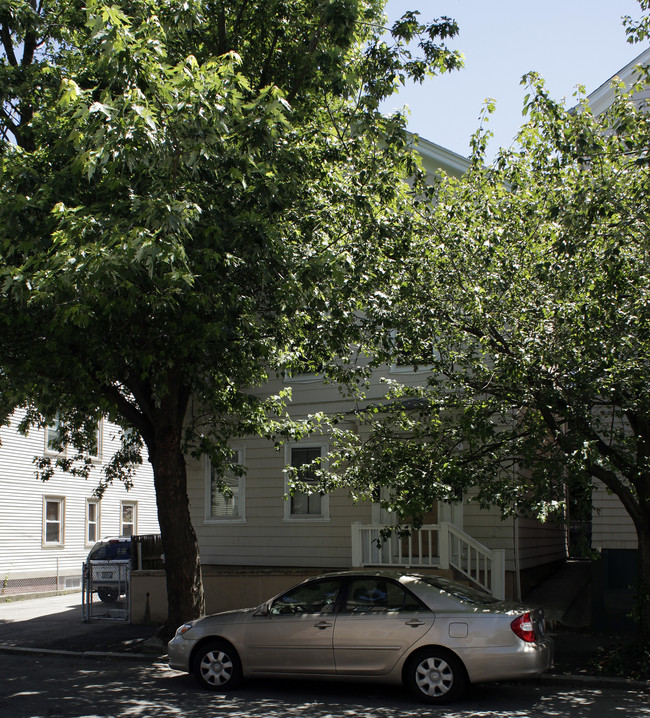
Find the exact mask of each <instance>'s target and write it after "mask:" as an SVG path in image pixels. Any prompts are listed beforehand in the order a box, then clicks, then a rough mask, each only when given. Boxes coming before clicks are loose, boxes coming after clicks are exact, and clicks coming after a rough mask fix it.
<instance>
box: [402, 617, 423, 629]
mask: <svg viewBox="0 0 650 718" xmlns="http://www.w3.org/2000/svg"><path fill="white" fill-rule="evenodd" d="M425 623H426V621H420V619H419V618H411V619H410V620H409V621H406V625H407V626H411V628H417V627H418V626H424V624H425Z"/></svg>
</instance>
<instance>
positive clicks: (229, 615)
mask: <svg viewBox="0 0 650 718" xmlns="http://www.w3.org/2000/svg"><path fill="white" fill-rule="evenodd" d="M258 608H259V606H255V607H254V608H237V609H234V610H232V611H221V612H220V613H212V614H210V615H209V616H204V617H203V618H199V619H198V620H196V621H194V626H196V627H199V626H201V627H202V626H212V625H215V624H222V623H239V622H241V621H244V620H246V619H247V618H248V617H249V616H251V615H252V614H253V613H255V611H257V610H258Z"/></svg>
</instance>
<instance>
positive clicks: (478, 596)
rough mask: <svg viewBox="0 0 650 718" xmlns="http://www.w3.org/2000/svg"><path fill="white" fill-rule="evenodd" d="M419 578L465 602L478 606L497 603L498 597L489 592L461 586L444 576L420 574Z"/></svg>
mask: <svg viewBox="0 0 650 718" xmlns="http://www.w3.org/2000/svg"><path fill="white" fill-rule="evenodd" d="M420 578H421V580H422V581H424V582H425V583H428V584H429V586H433V588H437V589H439V590H441V591H446V592H447V593H449V594H451V595H452V596H454V597H455V598H458V599H460V600H461V601H464V602H465V603H471V604H474V605H477V606H479V605H483V604H486V603H497V602H498V600H499V599H498V598H494V596H490V594H489V593H486V592H485V591H481V590H479V589H477V588H472V587H471V586H463V585H462V584H460V583H456V582H455V581H448V580H447V579H446V578H439V577H438V576H421V577H420Z"/></svg>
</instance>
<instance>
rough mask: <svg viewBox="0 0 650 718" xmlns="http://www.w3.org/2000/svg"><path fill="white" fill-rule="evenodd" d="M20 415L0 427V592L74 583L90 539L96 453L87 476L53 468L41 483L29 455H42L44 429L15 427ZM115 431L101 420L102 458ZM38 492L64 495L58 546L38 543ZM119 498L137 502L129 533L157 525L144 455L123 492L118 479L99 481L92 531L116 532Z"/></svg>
mask: <svg viewBox="0 0 650 718" xmlns="http://www.w3.org/2000/svg"><path fill="white" fill-rule="evenodd" d="M21 416H22V412H16V413H15V414H14V416H13V418H12V421H11V424H10V425H9V426H5V427H1V428H0V439H1V441H2V445H1V446H0V595H2V594H3V593H4V594H5V595H7V594H8V593H10V592H11V593H21V592H23V590H18V589H24V591H25V592H30V591H32V590H36V589H38V588H39V586H41V587H47V588H52V581H54V584H53V587H54V588H57V587H58V588H66V587H68V588H71V587H76V586H78V585H79V577H80V575H81V564H82V562H83V561H84V559H85V558H86V556H87V554H88V550H89V548H90V546H91V545H92V543H88V542H87V541H86V502H87V499H92V498H93V490H94V489H95V488H96V486H97V485H98V483H99V477H100V472H101V468H102V460H100V461H98V462H97V465H96V467H95V468H94V469H93V471H92V476H91V477H90V478H89V479H88V480H84V479H82V478H79V477H74V476H70V475H69V474H65V473H63V472H59V471H57V472H56V473H55V475H54V476H53V477H52V478H51V479H50V480H49V481H47V482H42V481H40V480H38V479H37V478H36V476H35V467H34V464H33V459H34V457H37V456H43V454H44V451H45V432H44V431H43V430H37V429H33V430H32V431H30V433H29V434H28V435H27V436H23V435H22V434H19V433H18V432H17V431H16V428H15V427H16V425H17V424H18V422H19V420H20V418H21ZM117 434H118V432H117V428H116V427H115V426H114V425H112V424H109V423H107V422H104V423H103V427H102V451H101V457H102V459H103V461H106V460H107V459H109V458H110V456H111V455H112V454H113V453H114V451H115V450H116V448H117V446H118V438H117ZM44 497H52V498H62V499H63V500H64V507H65V508H64V516H63V541H62V543H61V545H56V546H46V545H44V541H43V524H44V517H43V512H44ZM122 502H130V503H136V504H137V521H136V527H135V530H136V532H137V533H141V534H147V533H158V532H159V528H158V519H157V510H156V503H155V495H154V489H153V474H152V471H151V468H150V465H149V463H148V461H146V460H145V461H144V462H143V465H142V466H141V467H140V468H139V469H138V472H137V476H136V478H135V482H134V486H133V488H132V489H131V490H130V491H127V490H126V489H125V487H124V485H123V484H121V483H120V484H115V485H113V486H110V487H108V488H107V490H106V492H105V494H104V497H103V498H102V499H101V502H100V516H99V527H98V528H99V531H98V533H99V535H100V536H102V537H105V536H115V535H119V532H120V514H121V505H122ZM57 577H58V579H59V580H58V583H57V582H56V579H57ZM44 579H48V580H49V583H48V581H45V580H44Z"/></svg>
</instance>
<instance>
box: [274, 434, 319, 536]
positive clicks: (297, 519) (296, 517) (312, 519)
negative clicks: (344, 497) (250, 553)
mask: <svg viewBox="0 0 650 718" xmlns="http://www.w3.org/2000/svg"><path fill="white" fill-rule="evenodd" d="M296 448H303V449H309V448H314V449H315V448H319V449H320V454H321V456H326V455H327V454H328V452H329V442H328V441H327V439H311V440H309V439H304V440H303V441H298V442H291V443H287V444H285V445H284V465H285V467H288V466H291V450H292V449H296ZM322 466H324V467H326V466H327V462H326V461H324V462H323V464H322ZM283 473H284V499H285V501H284V521H288V522H290V523H318V522H321V523H326V522H329V521H330V498H329V494H324V495H323V496H321V505H320V508H321V512H320V514H318V515H316V514H311V515H310V514H292V513H291V494H290V492H289V471H288V469H286V468H285V469H284V470H283Z"/></svg>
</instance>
